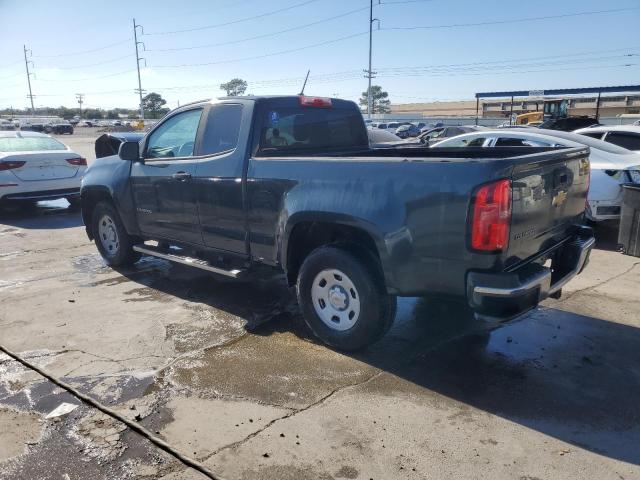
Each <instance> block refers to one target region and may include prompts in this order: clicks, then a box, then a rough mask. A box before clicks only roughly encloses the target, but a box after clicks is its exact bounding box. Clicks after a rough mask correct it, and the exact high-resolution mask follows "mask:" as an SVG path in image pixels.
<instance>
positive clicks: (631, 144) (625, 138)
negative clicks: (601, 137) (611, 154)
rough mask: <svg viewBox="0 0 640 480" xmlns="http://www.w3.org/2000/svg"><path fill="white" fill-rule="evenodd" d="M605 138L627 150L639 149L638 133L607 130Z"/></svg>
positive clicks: (639, 136)
mask: <svg viewBox="0 0 640 480" xmlns="http://www.w3.org/2000/svg"><path fill="white" fill-rule="evenodd" d="M605 140H606V141H607V142H609V143H613V144H614V145H618V146H619V147H622V148H626V149H627V150H640V135H638V134H635V133H627V132H609V133H607V136H606V137H605Z"/></svg>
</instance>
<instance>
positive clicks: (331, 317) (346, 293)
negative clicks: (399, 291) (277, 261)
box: [296, 247, 396, 351]
mask: <svg viewBox="0 0 640 480" xmlns="http://www.w3.org/2000/svg"><path fill="white" fill-rule="evenodd" d="M296 291H297V295H298V303H299V304H300V308H301V309H302V313H303V316H304V319H305V322H306V323H307V325H308V326H309V328H310V329H311V330H312V331H313V333H314V334H315V335H316V336H317V337H318V338H319V339H320V340H322V341H323V342H324V343H326V344H328V345H331V346H333V347H336V348H339V349H341V350H348V351H353V350H359V349H362V348H364V347H366V346H368V345H370V344H371V343H373V342H375V341H376V340H378V339H379V338H380V337H382V336H383V335H384V334H385V333H386V332H387V330H389V328H390V327H391V324H392V323H393V319H394V317H395V312H396V298H395V296H393V295H389V294H388V293H387V292H386V289H385V286H384V282H383V280H382V278H381V275H380V274H378V273H377V272H376V269H374V268H372V267H371V265H369V264H368V262H366V261H363V260H360V259H359V258H357V257H356V256H354V255H352V254H351V253H349V252H347V251H345V250H342V249H340V248H336V247H321V248H318V249H317V250H315V251H314V252H312V253H311V254H310V255H309V256H308V257H307V258H306V260H305V261H304V263H303V264H302V268H301V269H300V273H299V275H298V282H297V285H296Z"/></svg>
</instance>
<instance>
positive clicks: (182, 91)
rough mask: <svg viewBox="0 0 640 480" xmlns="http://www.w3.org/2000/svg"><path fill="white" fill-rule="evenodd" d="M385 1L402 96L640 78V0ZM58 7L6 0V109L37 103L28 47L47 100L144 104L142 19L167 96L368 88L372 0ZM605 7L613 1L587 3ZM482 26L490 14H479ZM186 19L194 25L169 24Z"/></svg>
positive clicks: (387, 49)
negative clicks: (234, 81) (239, 84)
mask: <svg viewBox="0 0 640 480" xmlns="http://www.w3.org/2000/svg"><path fill="white" fill-rule="evenodd" d="M377 3H378V0H375V1H374V4H377ZM381 3H382V5H376V6H375V7H374V16H375V17H376V18H378V19H380V30H377V24H376V26H375V27H376V31H374V39H373V44H374V49H373V68H374V70H376V71H378V72H379V78H376V79H375V80H374V84H379V85H381V86H382V87H383V88H384V89H385V90H386V91H388V92H389V96H390V98H391V100H392V102H393V103H409V102H424V101H432V100H454V99H470V98H473V94H474V93H475V92H478V91H494V90H512V89H525V90H532V89H548V88H563V87H590V86H601V85H625V84H637V83H640V82H639V80H640V27H639V25H640V0H609V1H607V2H603V1H602V0H553V1H552V0H535V1H521V0H518V1H516V0H485V1H476V0H427V1H422V0H382V2H381ZM51 5H52V2H50V1H45V0H29V1H24V0H0V31H1V32H2V41H1V42H0V107H8V106H14V107H18V108H24V107H25V106H26V105H28V100H27V98H26V94H27V93H28V91H27V85H26V75H25V72H24V59H23V53H22V45H23V44H26V45H27V48H29V49H31V51H32V54H33V57H32V58H30V60H32V61H33V62H34V68H33V71H34V72H35V79H34V80H33V81H32V84H33V91H34V94H35V95H37V98H36V100H35V104H36V106H39V105H43V106H58V105H66V106H75V105H76V103H75V94H76V93H84V94H85V95H86V98H85V102H86V103H85V106H87V107H106V108H112V107H116V106H120V107H131V108H135V107H136V106H137V97H136V94H135V93H134V91H133V89H134V88H137V77H136V72H135V55H134V52H133V39H132V35H133V32H132V18H133V17H135V18H136V21H137V22H138V23H139V24H141V25H142V26H143V27H144V34H143V35H141V36H140V40H141V41H143V42H144V46H145V49H146V51H143V52H141V53H140V55H141V56H142V57H144V58H145V59H146V65H147V66H146V68H143V72H142V74H143V76H142V82H143V88H144V89H146V90H148V91H157V92H159V93H161V94H162V95H163V97H164V98H166V99H167V100H168V102H169V103H168V104H169V106H170V107H175V106H176V105H177V104H178V102H181V103H185V102H188V101H191V100H197V99H200V98H207V97H210V96H216V95H221V94H222V91H221V90H220V89H219V84H220V83H222V82H224V81H227V80H229V79H231V78H233V77H240V78H243V79H245V80H247V81H248V82H249V88H248V90H247V93H254V94H295V93H297V92H298V91H299V90H300V86H301V83H302V78H303V77H304V75H305V73H306V71H307V69H311V78H310V81H309V84H308V86H307V93H309V94H314V95H337V96H340V97H343V98H349V99H354V100H355V99H357V98H358V97H359V96H360V93H361V92H362V91H363V90H365V89H366V79H365V78H363V76H362V75H363V74H362V70H363V69H365V68H367V61H368V60H367V55H368V33H367V30H368V19H369V12H368V5H369V0H306V1H305V0H272V1H269V2H265V1H263V0H236V1H232V0H210V1H205V0H194V1H188V0H184V1H182V2H176V1H175V0H171V1H167V0H156V1H150V0H140V1H128V2H124V1H121V0H110V1H109V2H100V3H98V2H92V1H86V0H81V1H79V0H66V1H64V2H59V4H58V5H60V6H55V7H54V6H51ZM603 10H616V11H609V12H606V13H599V14H590V13H587V12H596V11H603ZM274 11H277V12H275V13H271V12H274ZM573 14H581V15H577V16H570V15H573ZM260 15H262V16H260ZM560 15H566V16H563V17H560V18H547V19H540V20H524V21H519V22H515V23H509V22H510V21H512V20H523V19H529V18H532V17H547V16H552V17H554V16H560ZM255 16H260V17H259V18H253V19H248V18H249V17H255ZM502 21H505V23H495V22H502ZM487 22H494V23H489V24H487ZM225 23H226V24H227V25H220V24H225ZM229 23H230V24H229ZM477 23H485V24H484V25H469V24H477ZM451 25H457V26H454V27H452V26H451ZM181 30H190V31H186V32H184V31H183V32H179V33H167V32H175V31H181ZM252 37H260V38H253V39H252ZM321 43H325V44H324V45H317V44H321ZM313 45H317V46H313ZM193 47H198V48H193ZM306 47H309V48H306ZM83 52H86V53H83ZM281 52H285V53H281ZM261 56H262V58H255V57H261ZM194 64H196V65H194ZM202 64H205V65H202Z"/></svg>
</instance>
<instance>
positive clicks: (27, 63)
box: [22, 45, 36, 115]
mask: <svg viewBox="0 0 640 480" xmlns="http://www.w3.org/2000/svg"><path fill="white" fill-rule="evenodd" d="M22 48H23V49H24V66H25V68H26V69H27V84H28V85H29V99H30V100H31V115H35V111H36V109H35V107H34V106H33V92H32V91H31V73H30V72H29V61H28V60H27V46H26V45H23V46H22ZM30 51H31V50H29V52H30Z"/></svg>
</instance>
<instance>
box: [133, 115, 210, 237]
mask: <svg viewBox="0 0 640 480" xmlns="http://www.w3.org/2000/svg"><path fill="white" fill-rule="evenodd" d="M201 116H202V108H194V109H191V110H186V111H182V112H179V113H176V114H175V115H172V116H171V117H169V118H167V119H166V120H164V121H163V122H162V123H161V124H160V125H159V126H158V127H157V128H156V129H155V130H153V131H152V132H151V134H150V135H149V137H148V139H147V141H146V144H145V145H144V147H143V150H142V157H143V159H144V161H143V162H135V163H134V164H133V165H132V167H131V186H132V190H133V197H134V202H135V206H136V215H137V218H138V224H139V226H140V230H141V231H142V232H143V233H144V234H146V235H148V236H150V237H152V238H162V239H171V240H176V241H179V242H187V243H192V244H196V245H199V244H202V236H201V234H200V226H199V224H198V214H197V211H196V196H195V194H194V191H193V188H192V182H193V180H192V178H193V175H194V174H195V167H196V159H195V158H194V155H193V153H194V146H195V142H196V135H197V132H198V128H199V124H200V118H201Z"/></svg>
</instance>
